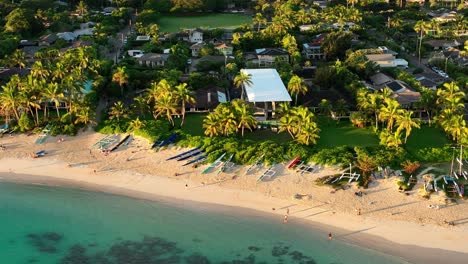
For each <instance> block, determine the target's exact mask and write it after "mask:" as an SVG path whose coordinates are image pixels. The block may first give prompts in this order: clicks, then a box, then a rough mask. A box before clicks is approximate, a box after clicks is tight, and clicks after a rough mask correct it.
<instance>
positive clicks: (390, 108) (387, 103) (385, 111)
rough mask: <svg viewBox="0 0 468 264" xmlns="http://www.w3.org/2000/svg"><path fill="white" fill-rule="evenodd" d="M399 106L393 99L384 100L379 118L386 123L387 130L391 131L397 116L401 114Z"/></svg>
mask: <svg viewBox="0 0 468 264" xmlns="http://www.w3.org/2000/svg"><path fill="white" fill-rule="evenodd" d="M402 111H403V110H402V109H400V104H399V103H398V102H397V100H395V99H391V98H387V99H385V100H384V105H383V106H382V107H381V108H380V112H379V118H380V120H382V121H387V129H388V130H389V131H390V132H391V131H393V124H394V123H395V120H396V119H397V117H398V116H400V115H401V114H402Z"/></svg>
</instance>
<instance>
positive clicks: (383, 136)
mask: <svg viewBox="0 0 468 264" xmlns="http://www.w3.org/2000/svg"><path fill="white" fill-rule="evenodd" d="M379 139H380V145H384V146H387V147H388V148H397V147H398V146H400V145H401V134H400V133H399V131H397V132H395V133H393V132H392V131H390V130H389V129H387V128H384V129H382V131H381V132H380V134H379Z"/></svg>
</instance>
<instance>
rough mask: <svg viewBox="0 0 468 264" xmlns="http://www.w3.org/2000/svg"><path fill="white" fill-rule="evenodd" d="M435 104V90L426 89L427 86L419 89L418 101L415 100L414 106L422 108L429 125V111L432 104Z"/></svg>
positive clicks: (432, 106) (432, 107)
mask: <svg viewBox="0 0 468 264" xmlns="http://www.w3.org/2000/svg"><path fill="white" fill-rule="evenodd" d="M435 105H436V92H435V91H433V90H431V89H427V88H422V90H421V97H420V98H419V101H418V102H416V106H417V107H419V108H421V109H423V110H424V111H425V112H426V114H427V117H428V119H429V125H431V116H432V115H431V111H432V109H434V106H435Z"/></svg>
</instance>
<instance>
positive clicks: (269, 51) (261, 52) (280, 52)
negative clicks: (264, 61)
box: [255, 48, 288, 56]
mask: <svg viewBox="0 0 468 264" xmlns="http://www.w3.org/2000/svg"><path fill="white" fill-rule="evenodd" d="M255 53H257V55H270V56H281V55H288V53H287V52H286V51H285V50H283V49H279V48H264V49H256V50H255Z"/></svg>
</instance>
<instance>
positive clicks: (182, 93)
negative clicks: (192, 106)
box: [175, 83, 195, 127]
mask: <svg viewBox="0 0 468 264" xmlns="http://www.w3.org/2000/svg"><path fill="white" fill-rule="evenodd" d="M175 94H176V97H177V101H180V102H181V104H182V105H181V108H180V112H181V114H182V121H181V122H180V127H182V126H183V125H184V122H185V103H195V98H194V97H193V93H192V91H190V89H188V87H187V84H186V83H181V84H179V85H177V86H176V87H175Z"/></svg>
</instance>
